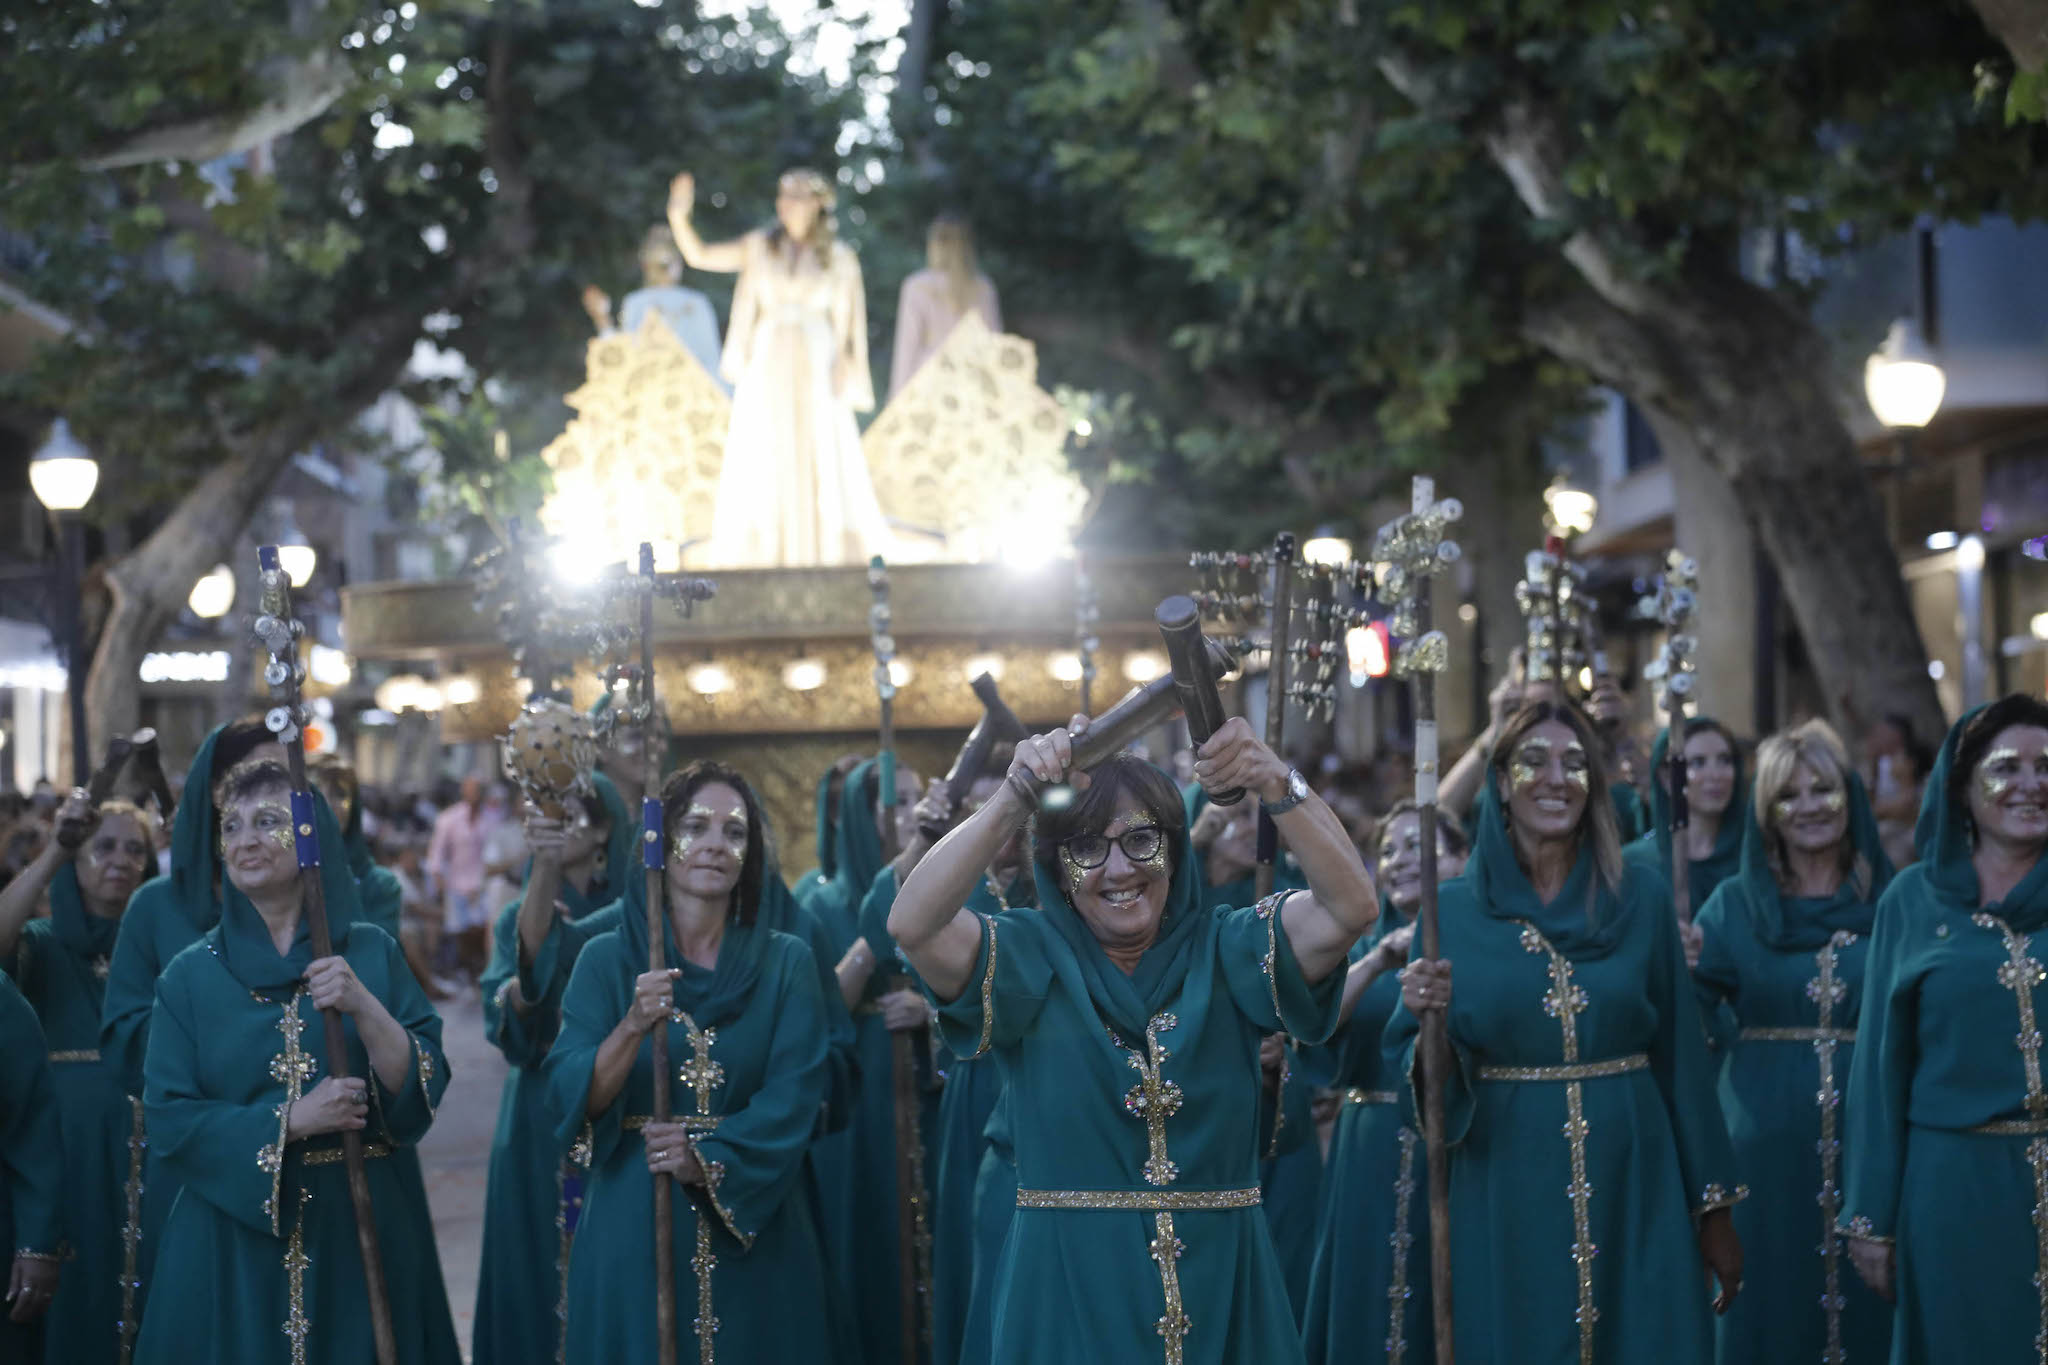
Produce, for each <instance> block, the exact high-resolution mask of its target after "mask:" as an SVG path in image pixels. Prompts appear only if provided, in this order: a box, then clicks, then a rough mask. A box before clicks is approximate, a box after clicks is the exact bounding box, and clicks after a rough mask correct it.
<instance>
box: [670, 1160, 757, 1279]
mask: <svg viewBox="0 0 2048 1365" xmlns="http://www.w3.org/2000/svg"><path fill="white" fill-rule="evenodd" d="M683 1141H684V1142H686V1143H688V1144H689V1146H690V1155H691V1156H693V1157H695V1158H697V1165H698V1167H699V1169H701V1170H702V1171H703V1172H704V1199H705V1202H707V1203H709V1204H710V1205H711V1207H712V1209H713V1210H714V1211H716V1212H717V1214H718V1221H719V1222H721V1223H723V1224H725V1230H726V1231H727V1232H729V1233H731V1234H732V1235H733V1240H734V1241H736V1242H738V1243H739V1244H740V1249H741V1250H742V1251H751V1250H753V1247H754V1234H753V1233H751V1232H741V1231H740V1225H739V1224H738V1223H737V1222H735V1221H734V1220H733V1216H732V1210H731V1209H729V1208H727V1207H726V1206H725V1201H724V1200H722V1199H720V1198H719V1197H718V1187H719V1186H720V1185H721V1184H723V1183H724V1181H725V1163H724V1162H723V1161H714V1160H712V1159H711V1158H710V1157H707V1156H706V1155H705V1154H704V1149H703V1147H701V1146H699V1145H698V1141H697V1136H696V1135H695V1134H690V1135H686V1136H685V1137H684V1138H683Z"/></svg>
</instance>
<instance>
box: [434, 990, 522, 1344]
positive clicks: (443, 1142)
mask: <svg viewBox="0 0 2048 1365" xmlns="http://www.w3.org/2000/svg"><path fill="white" fill-rule="evenodd" d="M441 1018H442V1021H443V1027H442V1031H441V1037H442V1043H443V1046H444V1047H446V1048H447V1051H448V1066H449V1069H450V1071H451V1072H452V1073H453V1074H452V1076H451V1077H450V1079H449V1082H448V1093H447V1094H446V1095H445V1096H444V1097H443V1098H442V1100H441V1108H440V1111H439V1113H438V1114H436V1116H435V1118H434V1126H433V1127H432V1128H431V1129H430V1130H428V1133H427V1136H426V1140H425V1141H423V1142H421V1143H420V1163H421V1165H422V1167H423V1168H424V1169H425V1174H426V1180H427V1202H428V1203H429V1204H430V1205H431V1206H432V1207H433V1210H434V1236H435V1238H436V1239H437V1240H438V1242H439V1244H440V1248H441V1274H442V1275H443V1276H444V1277H445V1278H446V1279H447V1281H448V1303H449V1307H451V1308H453V1309H454V1310H455V1332H456V1335H457V1336H458V1337H460V1338H461V1340H462V1351H463V1355H464V1357H465V1358H466V1357H467V1356H468V1354H469V1342H470V1336H471V1333H472V1331H473V1330H474V1327H475V1322H474V1314H475V1311H476V1275H477V1264H478V1260H479V1257H480V1256H481V1254H482V1249H483V1231H484V1178H485V1175H486V1174H487V1172H488V1171H489V1168H490V1161H491V1133H492V1130H493V1129H494V1128H495V1127H496V1126H497V1122H498V1093H499V1091H500V1090H501V1089H502V1088H503V1086H504V1083H505V1069H506V1068H505V1059H504V1058H503V1057H502V1056H500V1055H499V1053H498V1050H497V1049H496V1048H494V1047H492V1046H491V1045H490V1044H489V1043H487V1042H485V1041H484V1026H483V1009H482V1004H481V1002H480V1001H479V999H478V998H477V996H476V995H475V993H474V992H471V993H468V994H466V995H464V996H463V998H461V999H459V1000H449V1001H443V1002H442V1004H441Z"/></svg>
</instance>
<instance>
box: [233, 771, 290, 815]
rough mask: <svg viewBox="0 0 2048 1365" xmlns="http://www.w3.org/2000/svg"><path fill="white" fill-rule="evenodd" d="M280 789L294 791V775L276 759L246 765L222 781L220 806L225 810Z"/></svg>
mask: <svg viewBox="0 0 2048 1365" xmlns="http://www.w3.org/2000/svg"><path fill="white" fill-rule="evenodd" d="M279 788H282V789H283V790H285V791H290V790H291V789H292V775H291V773H289V772H287V771H286V770H285V766H284V764H282V763H279V762H278V761H277V760H276V759H274V758H266V759H264V760H263V761H261V762H260V763H244V764H242V765H241V766H240V767H238V768H235V769H233V770H231V771H230V772H229V773H228V775H227V777H226V779H225V780H224V781H222V783H221V787H220V797H219V804H220V805H221V806H222V807H223V808H225V807H227V806H231V805H233V804H234V803H235V802H237V801H240V800H242V799H243V798H245V797H249V796H253V795H255V794H256V793H257V792H260V791H272V790H276V789H279ZM216 815H217V813H216Z"/></svg>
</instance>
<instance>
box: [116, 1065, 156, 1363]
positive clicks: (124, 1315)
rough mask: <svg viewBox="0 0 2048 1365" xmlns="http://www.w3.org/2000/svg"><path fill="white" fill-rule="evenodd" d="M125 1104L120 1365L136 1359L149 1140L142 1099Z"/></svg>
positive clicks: (133, 1096) (134, 1096) (131, 1100)
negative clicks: (127, 1115) (127, 1114)
mask: <svg viewBox="0 0 2048 1365" xmlns="http://www.w3.org/2000/svg"><path fill="white" fill-rule="evenodd" d="M128 1105H129V1108H130V1110H131V1111H132V1112H131V1114H130V1118H129V1128H128V1183H127V1191H126V1192H127V1208H126V1217H124V1218H123V1219H122V1220H121V1321H120V1324H119V1336H120V1341H121V1346H120V1365H128V1362H129V1361H130V1360H132V1359H134V1358H135V1333H136V1329H137V1328H139V1327H141V1325H142V1323H141V1321H140V1320H139V1319H138V1318H137V1317H136V1315H135V1295H136V1293H137V1291H138V1290H140V1289H141V1288H142V1172H143V1165H144V1163H143V1159H142V1158H143V1153H145V1152H147V1151H148V1150H149V1137H148V1134H147V1133H146V1132H145V1131H144V1130H143V1126H142V1123H143V1112H142V1098H141V1096H139V1095H130V1096H129V1097H128Z"/></svg>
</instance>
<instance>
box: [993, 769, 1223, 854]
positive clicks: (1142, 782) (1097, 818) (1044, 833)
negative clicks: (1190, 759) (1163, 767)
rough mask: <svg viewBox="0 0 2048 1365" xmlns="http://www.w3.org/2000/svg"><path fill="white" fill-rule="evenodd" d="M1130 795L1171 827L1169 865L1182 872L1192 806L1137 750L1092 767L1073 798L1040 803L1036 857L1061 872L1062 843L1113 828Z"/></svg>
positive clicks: (1164, 825) (1034, 844) (1034, 841)
mask: <svg viewBox="0 0 2048 1365" xmlns="http://www.w3.org/2000/svg"><path fill="white" fill-rule="evenodd" d="M1126 794H1129V795H1130V796H1131V797H1132V798H1133V799H1135V800H1136V801H1137V802H1138V804H1139V805H1141V806H1143V807H1145V808H1146V809H1147V810H1149V811H1151V812H1152V816H1153V818H1154V819H1156V820H1157V821H1158V822H1159V828H1161V829H1162V830H1165V831H1166V853H1167V863H1166V865H1167V867H1168V868H1169V869H1171V870H1172V871H1174V872H1178V871H1179V869H1180V863H1181V859H1182V858H1184V857H1186V856H1187V849H1188V813H1187V806H1186V804H1185V803H1184V802H1183V801H1182V800H1181V794H1180V788H1178V787H1176V786H1174V785H1173V779H1172V778H1170V777H1168V776H1167V775H1166V774H1165V773H1163V772H1161V771H1159V769H1157V768H1155V767H1153V766H1152V765H1151V764H1150V763H1147V762H1146V761H1145V760H1144V759H1142V758H1139V757H1137V756H1136V755H1135V754H1117V755H1115V756H1113V757H1111V758H1107V759H1104V760H1103V761H1102V762H1101V763H1100V764H1098V765H1096V766H1095V767H1094V768H1091V769H1089V771H1088V788H1087V790H1086V791H1079V792H1075V793H1074V799H1073V800H1072V801H1069V802H1067V803H1066V804H1064V805H1056V804H1053V803H1050V802H1048V803H1046V804H1045V805H1042V806H1040V807H1039V811H1038V814H1037V816H1036V817H1034V822H1033V828H1032V836H1031V853H1032V856H1033V857H1034V858H1035V859H1037V861H1038V863H1039V864H1040V865H1041V866H1043V867H1046V868H1049V869H1054V870H1055V871H1056V870H1057V869H1058V867H1059V853H1060V845H1061V844H1063V843H1065V842H1066V841H1067V840H1069V839H1072V838H1074V837H1075V836H1076V835H1081V834H1100V833H1102V831H1104V830H1106V829H1108V828H1109V825H1110V822H1111V821H1112V820H1115V819H1116V808H1117V805H1118V804H1119V803H1120V802H1121V801H1122V800H1123V798H1124V796H1125V795H1126ZM1054 880H1055V881H1057V880H1058V878H1057V876H1055V879H1054Z"/></svg>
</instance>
